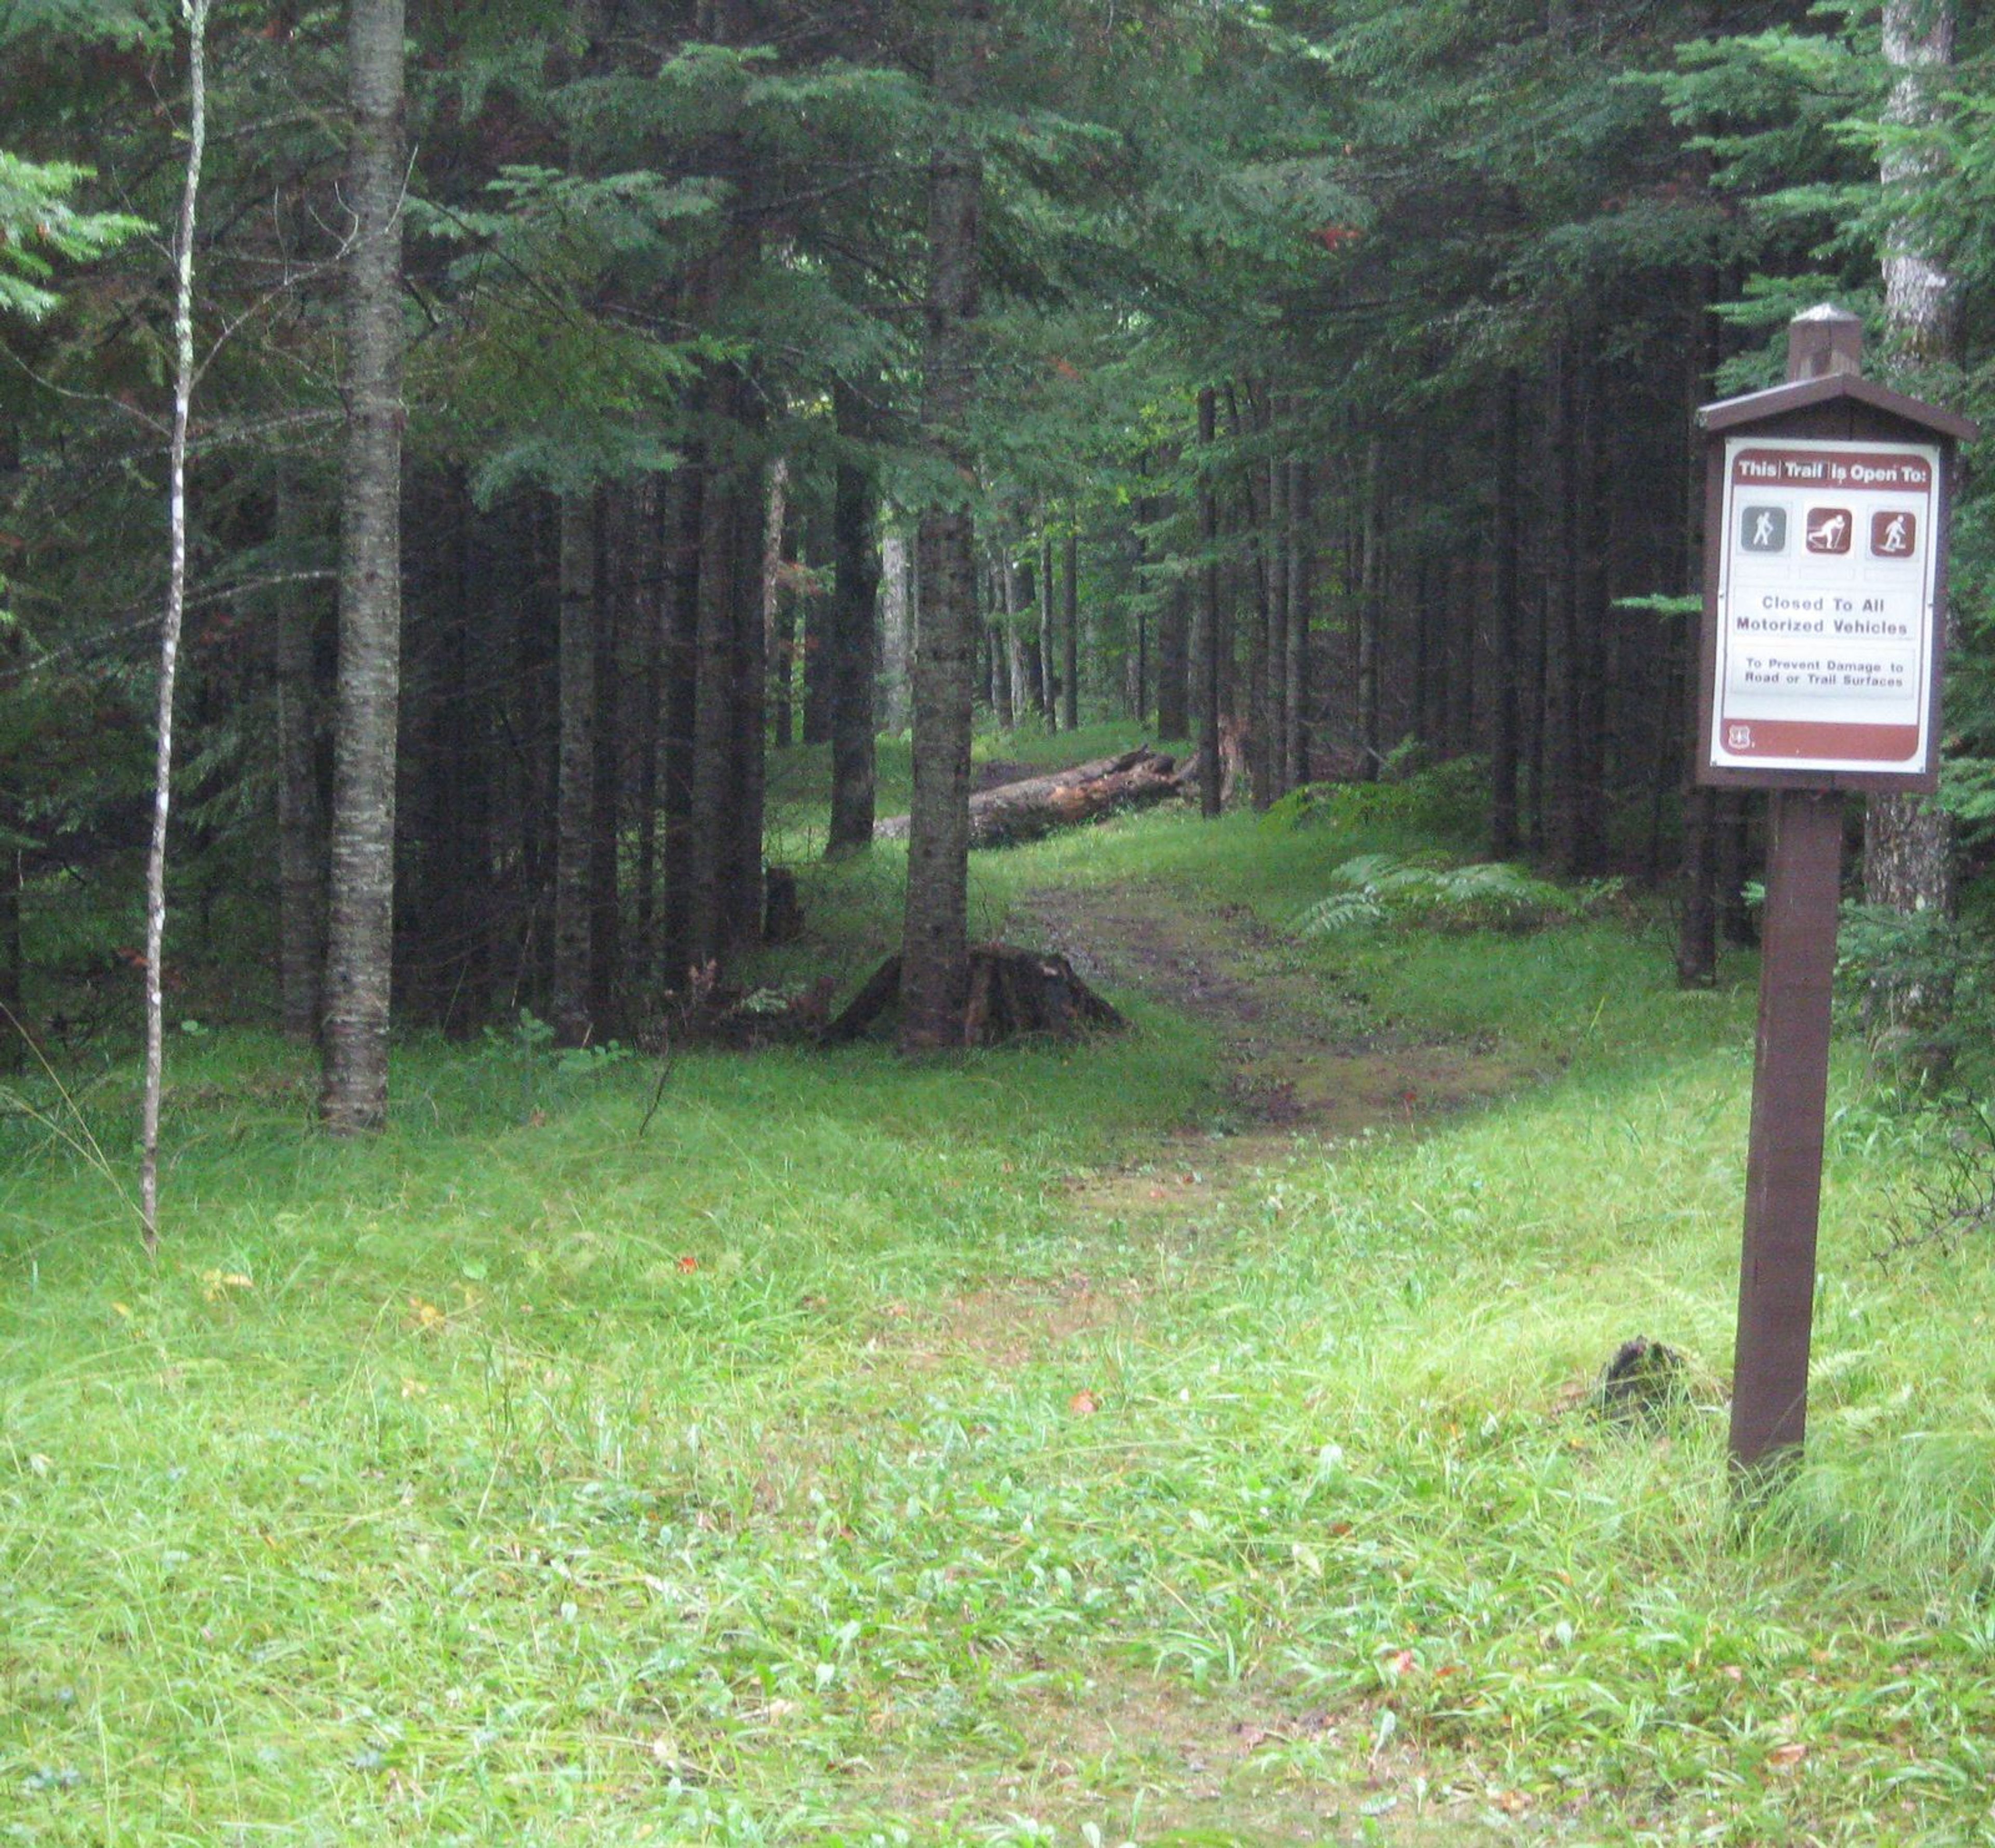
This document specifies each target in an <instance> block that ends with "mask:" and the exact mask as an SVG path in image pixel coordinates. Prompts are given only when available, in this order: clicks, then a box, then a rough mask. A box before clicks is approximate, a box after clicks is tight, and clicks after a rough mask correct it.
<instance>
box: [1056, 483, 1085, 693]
mask: <svg viewBox="0 0 1995 1848" xmlns="http://www.w3.org/2000/svg"><path fill="white" fill-rule="evenodd" d="M1079 518H1080V515H1079V513H1078V511H1076V513H1075V514H1074V515H1073V519H1074V520H1076V521H1077V520H1079ZM1063 562H1064V564H1065V566H1066V569H1065V570H1064V571H1063V573H1062V574H1061V582H1062V589H1063V593H1064V596H1065V603H1064V605H1063V610H1062V613H1061V620H1060V630H1061V634H1062V636H1063V639H1064V641H1065V642H1066V675H1065V677H1064V679H1063V683H1062V685H1061V689H1060V691H1061V694H1062V696H1063V700H1064V702H1065V704H1066V717H1065V720H1064V723H1065V724H1066V729H1067V730H1069V731H1077V730H1080V527H1079V526H1078V525H1077V524H1070V525H1069V526H1068V527H1067V529H1066V557H1065V559H1064V561H1063Z"/></svg>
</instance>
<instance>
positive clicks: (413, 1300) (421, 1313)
mask: <svg viewBox="0 0 1995 1848" xmlns="http://www.w3.org/2000/svg"><path fill="white" fill-rule="evenodd" d="M409 1313H410V1315H412V1316H414V1317H415V1322H416V1326H417V1328H424V1329H437V1328H442V1327H443V1326H444V1325H445V1324H446V1323H447V1322H448V1321H449V1320H450V1317H448V1316H447V1315H445V1314H444V1312H443V1311H442V1310H441V1309H439V1308H438V1307H437V1306H436V1304H434V1303H426V1302H424V1300H423V1299H422V1298H421V1297H410V1298H409Z"/></svg>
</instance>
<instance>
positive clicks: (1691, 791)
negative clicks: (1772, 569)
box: [1671, 284, 1719, 988]
mask: <svg viewBox="0 0 1995 1848" xmlns="http://www.w3.org/2000/svg"><path fill="white" fill-rule="evenodd" d="M1712 294H1715V289H1714V288H1712V287H1710V286H1708V284H1707V286H1706V287H1705V289H1704V290H1702V292H1701V293H1700V294H1698V297H1696V299H1695V301H1694V303H1693V304H1692V305H1693V308H1694V311H1695V314H1696V318H1697V320H1698V322H1699V323H1701V327H1702V331H1703V333H1704V335H1705V338H1704V341H1703V344H1702V348H1701V359H1699V360H1698V362H1695V363H1694V364H1693V365H1692V366H1691V367H1690V369H1689V372H1688V378H1687V379H1686V380H1685V383H1686V385H1687V386H1688V390H1687V391H1686V392H1685V394H1684V396H1685V398H1686V400H1687V403H1686V407H1685V408H1686V410H1687V411H1693V412H1694V411H1695V407H1696V406H1697V405H1698V403H1699V402H1700V401H1701V400H1702V399H1703V397H1704V396H1705V392H1706V390H1708V381H1709V380H1710V378H1711V376H1712V371H1713V369H1715V366H1716V365H1717V362H1718V359H1719V352H1718V335H1717V329H1716V325H1715V322H1713V321H1712V320H1711V318H1710V316H1709V311H1708V298H1709V297H1711V296H1712ZM1684 429H1685V430H1686V431H1688V432H1690V442H1689V445H1688V452H1687V453H1686V454H1685V455H1684V479H1683V500H1682V515H1681V520H1680V522H1679V530H1680V531H1681V534H1682V541H1681V552H1680V555H1679V561H1678V567H1677V569H1678V581H1679V582H1680V583H1681V585H1682V586H1683V590H1684V595H1686V596H1695V595H1697V594H1698V593H1701V590H1702V589H1703V586H1704V496H1705V457H1704V441H1703V438H1702V436H1701V433H1699V432H1698V431H1697V429H1696V426H1695V424H1694V423H1693V422H1692V421H1691V418H1690V417H1689V416H1688V415H1687V416H1686V417H1685V418H1684ZM1674 643H1675V648H1676V652H1677V675H1676V678H1677V685H1680V686H1681V688H1682V689H1683V696H1682V701H1681V709H1682V712H1683V715H1684V723H1682V724H1681V725H1680V726H1678V728H1677V740H1678V742H1677V744H1676V745H1675V747H1674V749H1673V750H1672V751H1671V760H1672V761H1674V762H1675V763H1676V764H1677V765H1678V766H1679V768H1680V772H1681V777H1682V781H1683V871H1682V874H1681V902H1680V906H1679V909H1678V912H1677V943H1676V966H1677V987H1678V988H1711V987H1712V986H1714V985H1715V984H1716V982H1717V980H1718V910H1717V906H1716V905H1715V902H1714V898H1715V891H1716V888H1717V874H1718V835H1717V825H1718V792H1717V791H1716V790H1715V789H1710V788H1705V787H1704V786H1703V785H1701V784H1699V783H1698V780H1697V764H1696V761H1695V757H1696V748H1697V747H1696V744H1695V739H1696V737H1697V735H1698V719H1699V714H1698V662H1697V644H1698V632H1697V628H1696V626H1695V623H1682V624H1681V625H1679V626H1678V628H1677V634H1676V636H1675V637H1674Z"/></svg>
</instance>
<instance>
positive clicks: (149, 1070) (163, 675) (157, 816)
mask: <svg viewBox="0 0 1995 1848" xmlns="http://www.w3.org/2000/svg"><path fill="white" fill-rule="evenodd" d="M207 140H208V0H189V3H188V6H187V164H186V167H185V168H184V184H183V185H182V187H181V191H180V225H179V228H178V229H177V232H176V233H175V235H174V238H173V438H172V443H171V446H170V455H169V460H168V463H167V481H168V486H167V610H166V617H165V620H164V621H163V623H161V625H160V687H159V707H158V719H157V723H156V727H155V730H154V745H155V757H154V764H153V838H152V847H151V851H150V853H149V854H148V856H147V858H146V1094H145V1102H144V1104H143V1111H142V1115H143V1118H144V1127H143V1132H142V1136H141V1144H140V1149H139V1218H140V1230H141V1231H142V1233H143V1236H144V1238H145V1242H146V1249H147V1250H148V1251H150V1250H151V1249H153V1246H154V1245H156V1244H157V1243H158V1242H159V1236H160V1091H161V1089H162V1088H163V1084H164V1082H165V1075H166V1073H165V1066H166V1041H165V1024H166V1023H165V1009H164V1005H163V1000H162V996H161V988H160V981H161V975H160V958H161V957H162V956H163V953H164V951H165V947H166V932H167V818H168V815H169V813H170V809H171V807H172V802H173V682H174V679H175V677H176V675H177V672H178V669H179V665H180V619H181V617H182V614H183V613H184V610H185V609H186V607H187V416H188V412H189V410H190V408H191V404H192V400H193V397H194V218H195V214H196V211H197V209H198V208H199V205H200V202H201V156H202V154H203V152H204V149H205V147H206V146H207Z"/></svg>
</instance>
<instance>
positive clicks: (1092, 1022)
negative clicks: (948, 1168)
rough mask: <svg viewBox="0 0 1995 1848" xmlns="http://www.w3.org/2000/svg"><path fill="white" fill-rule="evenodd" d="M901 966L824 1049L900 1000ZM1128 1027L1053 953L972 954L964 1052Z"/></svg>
mask: <svg viewBox="0 0 1995 1848" xmlns="http://www.w3.org/2000/svg"><path fill="white" fill-rule="evenodd" d="M900 994H901V959H900V958H899V957H898V956H890V957H888V958H887V960H885V961H884V963H882V964H881V965H880V967H878V968H877V969H876V970H874V972H873V974H872V975H871V976H870V977H869V978H868V979H867V982H866V984H865V986H864V988H861V989H860V991H859V992H858V993H857V994H856V995H854V996H853V998H852V1000H851V1001H850V1002H849V1003H848V1004H847V1005H846V1008H845V1011H844V1012H843V1013H841V1014H840V1015H838V1016H837V1018H836V1019H834V1020H833V1021H832V1022H831V1023H830V1025H828V1026H827V1027H826V1029H824V1032H822V1034H821V1035H820V1036H819V1044H820V1045H822V1046H841V1045H844V1044H846V1043H850V1041H852V1040H855V1039H860V1038H861V1037H862V1036H864V1034H865V1033H866V1032H867V1029H869V1028H870V1027H872V1026H873V1025H874V1024H875V1023H876V1022H879V1021H880V1020H881V1019H883V1018H885V1017H886V1015H888V1012H889V1010H890V1009H891V1008H892V1007H893V1006H894V1004H895V1003H896V1002H897V1001H898V1000H899V998H900ZM1127 1025H1128V1022H1127V1021H1126V1020H1125V1019H1124V1018H1123V1017H1122V1015H1121V1014H1120V1013H1119V1012H1117V1010H1116V1009H1115V1008H1114V1007H1112V1006H1111V1005H1110V1004H1109V1003H1108V1002H1107V1001H1104V1000H1103V999H1102V998H1101V996H1100V995H1099V994H1097V993H1096V992H1095V991H1094V990H1093V989H1092V988H1090V987H1089V986H1088V985H1087V983H1086V982H1084V981H1082V980H1081V979H1080V977H1079V976H1078V975H1076V974H1075V973H1074V970H1073V964H1071V963H1070V962H1069V961H1068V960H1066V957H1063V956H1060V955H1058V954H1056V953H1052V952H1050V951H1041V950H1020V949H1018V948H1016V947H1015V946H1013V945H1011V944H1008V943H977V944H974V945H973V946H971V949H970V989H969V994H968V995H967V998H966V1000H965V1002H964V1005H963V1044H964V1045H965V1046H1000V1045H1002V1044H1004V1043H1005V1042H1006V1041H1008V1040H1011V1039H1022V1038H1025V1037H1028V1036H1034V1035H1039V1036H1044V1037H1046V1038H1048V1039H1073V1038H1075V1037H1076V1036H1077V1035H1079V1034H1080V1032H1083V1030H1084V1029H1088V1028H1090V1027H1105V1028H1121V1027H1125V1026H1127Z"/></svg>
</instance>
